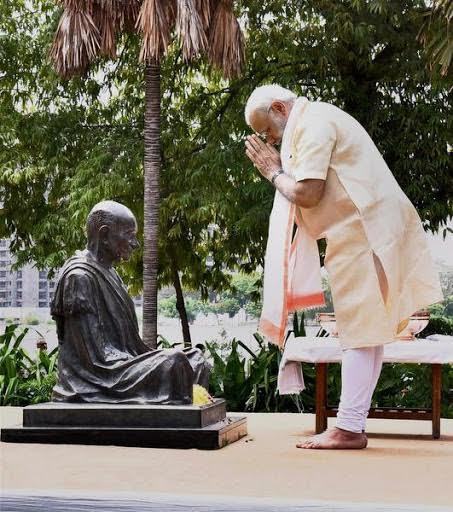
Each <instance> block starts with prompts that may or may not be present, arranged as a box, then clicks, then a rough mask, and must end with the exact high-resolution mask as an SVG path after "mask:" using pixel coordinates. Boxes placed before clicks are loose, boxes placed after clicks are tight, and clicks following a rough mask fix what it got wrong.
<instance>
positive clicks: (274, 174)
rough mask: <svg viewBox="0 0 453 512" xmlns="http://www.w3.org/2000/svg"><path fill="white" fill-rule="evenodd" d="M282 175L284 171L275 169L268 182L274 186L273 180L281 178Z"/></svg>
mask: <svg viewBox="0 0 453 512" xmlns="http://www.w3.org/2000/svg"><path fill="white" fill-rule="evenodd" d="M282 174H285V171H284V170H283V169H281V168H280V169H277V170H276V171H274V172H273V173H272V174H271V178H270V180H269V181H270V182H271V183H272V185H275V180H276V179H277V178H278V177H279V176H281V175H282Z"/></svg>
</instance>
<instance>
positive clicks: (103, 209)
mask: <svg viewBox="0 0 453 512" xmlns="http://www.w3.org/2000/svg"><path fill="white" fill-rule="evenodd" d="M124 223H126V224H132V223H133V224H136V220H135V216H134V214H133V213H132V212H131V211H130V210H129V208H128V207H127V206H124V205H123V204H121V203H117V202H116V201H101V202H100V203H97V204H96V205H94V206H93V208H92V209H91V211H90V213H89V214H88V219H87V236H88V241H90V240H92V239H94V238H97V237H98V235H99V230H100V229H101V227H102V226H108V227H109V228H112V227H117V225H119V224H124Z"/></svg>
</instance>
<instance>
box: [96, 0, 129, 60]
mask: <svg viewBox="0 0 453 512" xmlns="http://www.w3.org/2000/svg"><path fill="white" fill-rule="evenodd" d="M113 3H114V2H113V1H112V0H110V1H107V2H102V3H100V2H97V3H96V4H95V5H94V8H93V21H94V23H95V24H96V26H97V27H98V30H99V34H100V53H101V54H102V55H105V56H107V57H110V58H112V59H114V58H115V57H116V34H117V32H118V30H119V29H120V27H121V24H122V23H121V22H122V19H123V13H122V12H118V11H117V10H116V9H112V8H110V7H113V6H111V5H109V4H113Z"/></svg>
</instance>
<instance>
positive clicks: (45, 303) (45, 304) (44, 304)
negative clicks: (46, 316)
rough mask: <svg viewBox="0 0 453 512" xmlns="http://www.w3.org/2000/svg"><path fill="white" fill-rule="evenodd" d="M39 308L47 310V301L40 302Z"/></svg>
mask: <svg viewBox="0 0 453 512" xmlns="http://www.w3.org/2000/svg"><path fill="white" fill-rule="evenodd" d="M38 306H39V307H40V308H46V307H47V301H40V302H39V303H38Z"/></svg>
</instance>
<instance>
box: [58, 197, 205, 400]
mask: <svg viewBox="0 0 453 512" xmlns="http://www.w3.org/2000/svg"><path fill="white" fill-rule="evenodd" d="M136 233H137V223H136V220H135V217H134V215H133V214H132V212H131V211H130V210H129V209H128V208H126V207H125V206H123V205H122V204H119V203H116V202H114V201H103V202H101V203H98V204H97V205H95V206H94V208H93V209H92V210H91V212H90V214H89V215H88V220H87V235H88V245H87V248H86V249H85V250H84V251H78V252H76V254H75V255H74V256H73V257H72V258H70V259H69V260H68V261H67V262H66V263H65V264H64V266H63V268H62V269H61V271H60V274H59V277H58V283H57V287H56V291H55V296H54V299H53V301H52V304H51V314H52V317H53V318H54V319H55V321H56V324H57V334H58V342H59V360H58V382H57V384H56V385H55V387H54V389H53V395H52V400H53V401H55V402H95V403H105V402H107V403H117V404H120V403H121V404H125V403H126V404H171V405H180V404H190V403H192V396H193V395H192V393H193V391H192V390H193V385H194V384H195V383H197V384H200V385H202V386H204V387H207V384H208V378H209V370H210V367H209V365H208V363H207V362H206V361H205V359H204V357H203V354H202V352H201V351H200V350H198V349H188V350H184V351H182V350H152V349H150V348H149V347H148V346H147V345H145V343H144V342H143V341H142V339H141V338H140V334H139V330H138V323H137V317H136V314H135V309H134V303H133V301H132V299H131V298H130V297H129V295H128V293H127V291H126V288H125V286H124V284H123V281H122V280H121V278H120V276H119V275H118V273H117V272H116V270H115V269H114V268H113V266H112V265H113V264H114V263H116V262H119V261H120V260H122V259H125V260H127V259H128V258H129V257H130V255H131V253H132V251H133V250H134V249H136V248H137V247H138V245H139V244H138V241H137V239H136Z"/></svg>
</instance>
